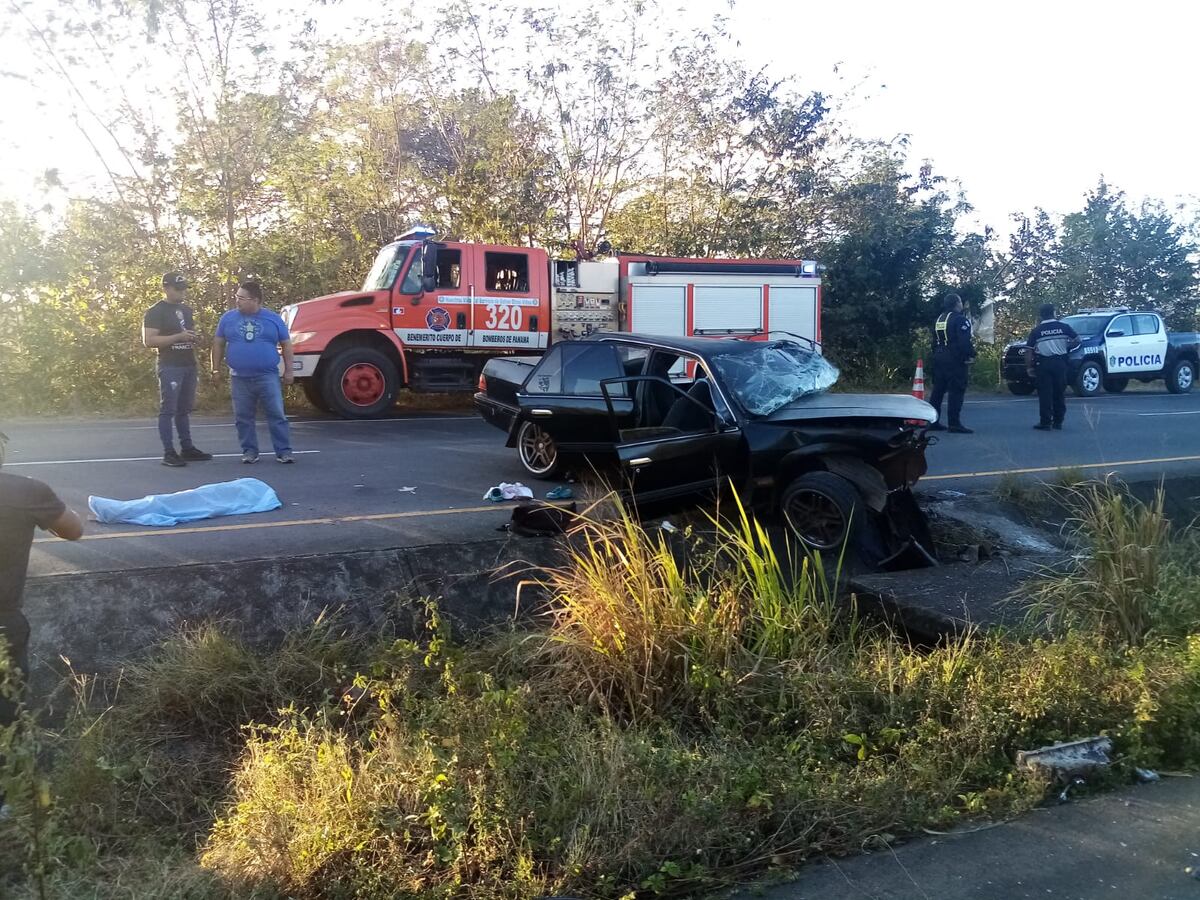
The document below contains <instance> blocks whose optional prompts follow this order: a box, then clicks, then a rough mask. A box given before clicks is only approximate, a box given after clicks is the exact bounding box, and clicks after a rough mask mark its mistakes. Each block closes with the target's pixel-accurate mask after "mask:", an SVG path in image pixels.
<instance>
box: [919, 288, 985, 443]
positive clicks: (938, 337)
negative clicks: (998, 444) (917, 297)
mask: <svg viewBox="0 0 1200 900" xmlns="http://www.w3.org/2000/svg"><path fill="white" fill-rule="evenodd" d="M942 309H943V312H942V314H941V315H940V316H938V318H937V321H936V322H935V323H934V326H933V393H931V394H930V395H929V402H930V404H931V405H932V406H933V408H934V409H936V410H937V414H938V421H937V422H935V423H934V424H933V425H931V426H930V430H931V431H950V432H952V433H954V434H971V433H972V431H971V429H970V428H967V427H966V426H965V425H963V423H962V408H963V398H964V397H965V396H966V393H967V381H968V380H969V378H970V373H969V367H970V364H971V361H972V360H973V359H975V345H974V344H973V343H972V342H971V322H970V320H969V319H968V318H967V317H966V316H964V315H963V302H962V298H961V297H960V296H958V294H947V295H946V299H945V301H944V302H943V306H942ZM947 395H949V396H948V399H947V400H946V416H947V418H948V419H949V420H950V426H949V428H947V427H946V426H945V425H943V424H942V422H941V418H942V398H943V397H947Z"/></svg>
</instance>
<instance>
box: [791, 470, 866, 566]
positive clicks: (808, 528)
mask: <svg viewBox="0 0 1200 900" xmlns="http://www.w3.org/2000/svg"><path fill="white" fill-rule="evenodd" d="M780 506H781V508H782V510H783V516H784V519H785V520H786V521H787V524H788V528H790V529H791V531H792V534H794V535H795V536H796V537H797V538H798V539H799V540H800V542H801V543H803V544H804V545H805V546H806V547H809V548H810V549H812V550H820V551H823V552H825V551H830V550H838V549H840V548H841V547H843V546H845V545H849V544H851V543H853V541H854V536H855V534H856V533H857V531H858V528H859V524H860V520H861V518H862V516H863V503H862V497H861V496H860V495H859V493H858V489H857V488H856V487H855V486H854V485H852V484H851V483H850V482H849V481H847V480H846V479H845V478H842V477H841V476H838V475H834V474H832V473H830V472H809V473H808V474H807V475H801V476H800V477H799V478H797V479H796V480H795V481H793V482H792V483H791V484H789V485H788V486H787V488H785V489H784V492H783V497H782V499H781V500H780Z"/></svg>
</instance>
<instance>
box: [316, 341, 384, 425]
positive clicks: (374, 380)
mask: <svg viewBox="0 0 1200 900" xmlns="http://www.w3.org/2000/svg"><path fill="white" fill-rule="evenodd" d="M324 381H325V383H324V384H323V385H322V390H321V393H322V394H323V395H324V397H325V401H326V402H327V403H328V404H329V409H330V411H331V412H334V413H337V414H338V415H339V416H342V417H343V418H346V419H374V418H376V417H377V416H381V415H383V414H384V413H386V412H387V411H388V410H389V409H391V408H392V404H393V403H395V402H396V391H397V390H399V388H400V374H399V373H398V372H397V371H396V365H395V363H393V362H392V361H391V360H390V359H388V358H387V357H386V356H385V355H384V354H383V353H380V352H379V351H378V350H373V349H372V348H370V347H347V348H346V349H345V350H343V351H342V352H341V353H339V354H338V355H337V356H335V357H334V358H333V359H332V360H330V363H329V367H328V369H326V371H325V379H324Z"/></svg>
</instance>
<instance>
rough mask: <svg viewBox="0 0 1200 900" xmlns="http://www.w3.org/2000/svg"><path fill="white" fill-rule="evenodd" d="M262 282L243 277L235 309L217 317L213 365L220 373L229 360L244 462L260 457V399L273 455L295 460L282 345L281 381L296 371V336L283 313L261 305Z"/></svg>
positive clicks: (215, 372)
mask: <svg viewBox="0 0 1200 900" xmlns="http://www.w3.org/2000/svg"><path fill="white" fill-rule="evenodd" d="M262 299H263V293H262V285H261V284H259V283H258V282H257V281H243V282H242V283H241V284H239V285H238V289H237V309H231V310H230V311H229V312H227V313H225V315H223V316H221V320H220V321H219V322H218V323H217V331H216V334H214V335H213V347H212V370H213V375H214V376H217V377H220V374H221V372H220V368H221V360H222V358H225V361H226V362H227V363H228V365H229V373H230V375H231V376H232V377H231V378H230V390H231V393H232V394H233V417H234V420H235V421H236V422H237V432H238V440H239V441H240V442H241V445H242V462H244V463H255V462H258V434H257V432H256V430H255V422H254V417H255V413H256V411H257V408H258V406H259V405H260V404H261V405H262V408H263V414H264V415H265V416H266V418H267V425H268V426H269V427H270V429H271V443H272V444H273V445H274V447H275V460H276V462H281V463H293V462H295V461H296V460H295V458H294V457H293V456H292V445H291V439H290V437H289V435H288V423H287V418H286V417H285V416H284V413H283V389H282V388H281V387H280V384H279V351H280V349H282V350H283V383H284V384H291V383H292V382H293V381H295V376H294V375H293V374H292V336H291V335H290V334H288V329H287V325H286V324H284V321H283V319H281V318H280V317H279V315H278V314H277V313H275V312H273V311H271V310H269V309H264V308H263V305H262Z"/></svg>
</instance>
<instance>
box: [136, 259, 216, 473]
mask: <svg viewBox="0 0 1200 900" xmlns="http://www.w3.org/2000/svg"><path fill="white" fill-rule="evenodd" d="M162 283H163V293H164V294H165V295H166V298H165V299H163V300H159V301H158V302H157V303H155V304H154V305H153V306H152V307H150V308H149V309H148V310H146V315H145V317H144V318H143V319H142V343H143V344H144V345H145V346H147V347H150V348H152V349H153V350H155V351H156V352H157V353H158V398H159V403H158V436H159V437H160V438H161V439H162V445H163V458H162V464H163V465H164V466H171V467H179V466H186V465H187V464H188V461H197V460H206V459H212V454H211V453H205V452H204V451H203V450H197V449H196V445H195V444H193V443H192V429H191V423H190V422H189V421H188V416H189V415H191V412H192V407H193V406H195V404H196V350H195V347H196V324H195V319H194V318H193V316H192V308H191V307H190V306H188V305H187V303H185V302H184V301H185V300H187V287H188V285H187V279H186V278H184V277H183V275H181V274H180V273H179V272H168V273H167V274H166V275H164V276H163V280H162ZM172 422H173V423H174V425H175V430H176V431H178V432H179V450H180V452H176V450H175V436H174V434H173V433H172V432H171V424H172Z"/></svg>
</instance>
